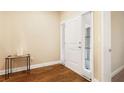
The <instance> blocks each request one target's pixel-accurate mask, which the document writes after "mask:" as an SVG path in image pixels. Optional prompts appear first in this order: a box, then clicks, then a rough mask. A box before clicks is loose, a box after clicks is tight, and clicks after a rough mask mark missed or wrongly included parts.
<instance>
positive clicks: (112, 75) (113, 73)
mask: <svg viewBox="0 0 124 93" xmlns="http://www.w3.org/2000/svg"><path fill="white" fill-rule="evenodd" d="M123 69H124V65H122V66H120V67H119V68H118V69H116V70H115V71H113V72H112V74H111V77H114V76H115V75H116V74H118V73H119V72H120V71H121V70H123Z"/></svg>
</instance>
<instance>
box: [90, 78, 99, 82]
mask: <svg viewBox="0 0 124 93" xmlns="http://www.w3.org/2000/svg"><path fill="white" fill-rule="evenodd" d="M92 82H100V81H99V80H97V79H95V78H94V80H93V81H92Z"/></svg>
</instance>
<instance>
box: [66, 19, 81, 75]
mask: <svg viewBox="0 0 124 93" xmlns="http://www.w3.org/2000/svg"><path fill="white" fill-rule="evenodd" d="M64 30H65V31H64V32H65V44H64V45H65V52H64V53H65V66H67V67H68V68H70V69H71V70H73V71H74V72H76V73H78V74H80V75H81V74H82V69H83V62H82V26H81V17H77V18H75V19H73V20H70V21H68V22H66V23H65V29H64Z"/></svg>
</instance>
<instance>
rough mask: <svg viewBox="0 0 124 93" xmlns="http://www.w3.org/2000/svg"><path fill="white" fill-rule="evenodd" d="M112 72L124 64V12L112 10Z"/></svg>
mask: <svg viewBox="0 0 124 93" xmlns="http://www.w3.org/2000/svg"><path fill="white" fill-rule="evenodd" d="M111 28H112V30H111V31H112V36H111V37H112V68H111V69H112V72H113V71H115V70H116V69H118V68H119V67H121V66H123V65H124V12H111Z"/></svg>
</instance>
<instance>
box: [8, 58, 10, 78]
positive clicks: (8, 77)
mask: <svg viewBox="0 0 124 93" xmlns="http://www.w3.org/2000/svg"><path fill="white" fill-rule="evenodd" d="M7 63H8V64H7V67H8V69H7V70H8V78H9V69H10V68H9V58H8V60H7Z"/></svg>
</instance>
